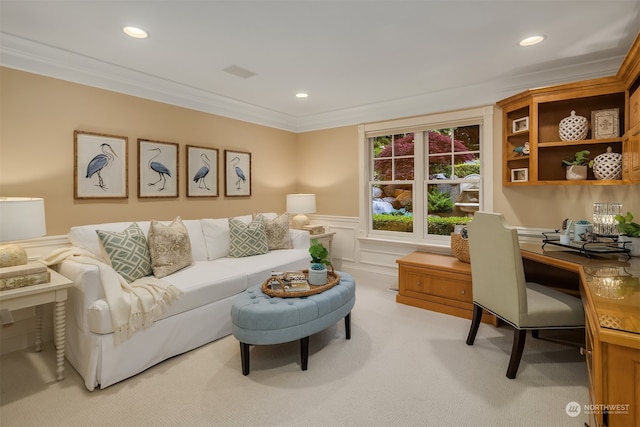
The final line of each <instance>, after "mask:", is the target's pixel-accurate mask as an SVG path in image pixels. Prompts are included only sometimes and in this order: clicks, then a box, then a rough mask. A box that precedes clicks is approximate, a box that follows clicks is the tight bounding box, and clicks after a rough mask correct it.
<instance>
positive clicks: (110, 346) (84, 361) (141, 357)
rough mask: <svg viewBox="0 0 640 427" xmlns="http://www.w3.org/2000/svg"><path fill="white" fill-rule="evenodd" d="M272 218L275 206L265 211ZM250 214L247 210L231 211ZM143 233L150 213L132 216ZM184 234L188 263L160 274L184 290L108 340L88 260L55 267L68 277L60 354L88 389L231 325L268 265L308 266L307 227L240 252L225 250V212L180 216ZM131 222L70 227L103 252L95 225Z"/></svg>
mask: <svg viewBox="0 0 640 427" xmlns="http://www.w3.org/2000/svg"><path fill="white" fill-rule="evenodd" d="M264 215H265V217H267V218H269V219H273V218H274V217H276V214H274V213H267V214H264ZM237 218H238V219H241V220H242V221H243V222H245V223H248V222H250V221H251V218H252V217H251V215H246V216H242V217H237ZM136 223H137V224H138V226H139V227H140V229H141V230H142V231H143V232H144V233H145V235H146V234H147V231H148V229H149V224H150V222H149V221H136ZM183 223H184V225H185V227H186V228H187V231H188V233H189V239H190V241H191V252H192V258H193V263H192V265H190V266H189V267H186V268H184V269H182V270H179V271H177V272H175V273H172V274H170V275H168V276H166V277H163V278H162V280H164V281H166V282H168V283H170V284H173V285H174V286H176V287H177V288H178V289H180V290H181V291H182V292H183V294H182V295H181V296H180V298H179V299H178V300H177V301H174V302H172V303H171V304H169V305H168V306H167V307H166V310H165V311H164V313H163V314H162V316H161V317H160V318H159V319H158V320H157V321H156V322H155V323H154V324H153V325H152V326H150V327H149V328H146V329H143V330H140V331H137V332H135V333H134V334H133V336H132V337H130V338H129V339H127V340H125V341H124V342H122V343H120V344H117V345H116V344H115V340H114V334H113V327H112V323H111V315H110V312H109V307H108V304H107V302H106V299H105V294H104V291H103V286H102V284H101V283H100V274H99V271H98V268H97V267H96V266H94V265H87V264H80V263H77V262H73V261H68V260H67V261H64V262H62V263H61V264H60V265H59V268H58V270H59V271H60V273H61V274H63V275H64V276H66V277H67V278H69V279H70V280H72V281H73V283H74V286H73V287H72V288H70V291H69V299H68V301H67V322H66V336H67V340H66V348H65V354H66V357H67V359H68V360H69V362H70V363H71V365H72V366H73V367H74V368H75V369H76V370H77V371H78V372H79V373H80V375H82V377H83V378H84V381H85V386H86V387H87V389H89V390H94V389H95V387H99V388H105V387H108V386H110V385H112V384H115V383H116V382H119V381H122V380H124V379H126V378H129V377H131V376H133V375H135V374H137V373H139V372H142V371H144V370H145V369H147V368H149V367H151V366H153V365H155V364H157V363H159V362H161V361H163V360H166V359H168V358H170V357H173V356H175V355H178V354H181V353H184V352H187V351H189V350H192V349H194V348H196V347H199V346H202V345H204V344H207V343H209V342H211V341H214V340H217V339H219V338H222V337H224V336H226V335H229V334H230V333H231V315H230V312H231V305H232V301H233V299H234V297H235V296H236V295H237V294H239V293H241V292H243V291H244V290H246V289H247V288H248V287H251V286H254V285H257V284H260V283H262V282H263V281H264V280H266V279H267V278H268V277H269V275H270V274H271V271H273V270H277V271H287V270H300V269H306V268H308V265H309V261H310V256H309V252H308V250H309V233H308V232H306V231H299V230H290V234H291V243H292V249H279V250H270V251H269V252H268V253H266V254H261V255H254V256H248V257H243V258H232V257H229V256H228V255H229V243H230V237H229V226H228V218H219V219H200V220H183ZM129 225H131V222H119V223H108V224H94V225H84V226H78V227H73V228H72V229H71V230H70V232H69V235H68V237H69V240H70V242H71V244H72V245H73V246H76V247H80V248H82V249H86V250H89V251H91V252H92V253H93V254H95V255H98V256H102V249H101V246H100V242H99V239H98V236H97V233H96V230H104V231H115V232H122V231H123V230H124V229H125V228H127V227H128V226H129Z"/></svg>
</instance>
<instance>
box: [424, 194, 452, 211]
mask: <svg viewBox="0 0 640 427" xmlns="http://www.w3.org/2000/svg"><path fill="white" fill-rule="evenodd" d="M427 197H428V202H427V203H428V208H429V212H431V213H435V212H450V211H451V209H453V200H451V195H450V194H449V193H444V192H442V191H438V190H437V189H435V188H434V189H433V190H431V191H429V193H428V194H427Z"/></svg>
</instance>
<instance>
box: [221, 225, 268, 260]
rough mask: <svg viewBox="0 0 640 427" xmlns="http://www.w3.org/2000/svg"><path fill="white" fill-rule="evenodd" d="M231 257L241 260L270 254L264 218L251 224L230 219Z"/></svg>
mask: <svg viewBox="0 0 640 427" xmlns="http://www.w3.org/2000/svg"><path fill="white" fill-rule="evenodd" d="M229 237H230V240H231V244H230V246H229V256H230V257H233V258H240V257H245V256H251V255H260V254H266V253H267V252H269V246H268V244H267V233H266V231H265V228H264V222H263V221H262V218H256V219H254V220H253V221H251V222H250V223H249V224H245V223H244V222H242V221H240V220H239V219H235V218H229Z"/></svg>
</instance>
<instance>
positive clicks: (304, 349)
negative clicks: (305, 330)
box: [300, 337, 309, 371]
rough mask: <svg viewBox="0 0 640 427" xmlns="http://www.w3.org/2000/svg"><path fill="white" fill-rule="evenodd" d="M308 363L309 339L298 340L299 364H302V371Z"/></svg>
mask: <svg viewBox="0 0 640 427" xmlns="http://www.w3.org/2000/svg"><path fill="white" fill-rule="evenodd" d="M308 362H309V337H304V338H301V339H300V363H301V364H302V370H303V371H306V370H307V364H308Z"/></svg>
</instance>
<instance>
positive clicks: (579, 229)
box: [573, 224, 593, 242]
mask: <svg viewBox="0 0 640 427" xmlns="http://www.w3.org/2000/svg"><path fill="white" fill-rule="evenodd" d="M587 231H588V232H589V233H593V226H592V225H591V224H575V225H574V226H573V240H574V241H576V242H581V241H582V237H580V235H581V234H585V233H586V232H587Z"/></svg>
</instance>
